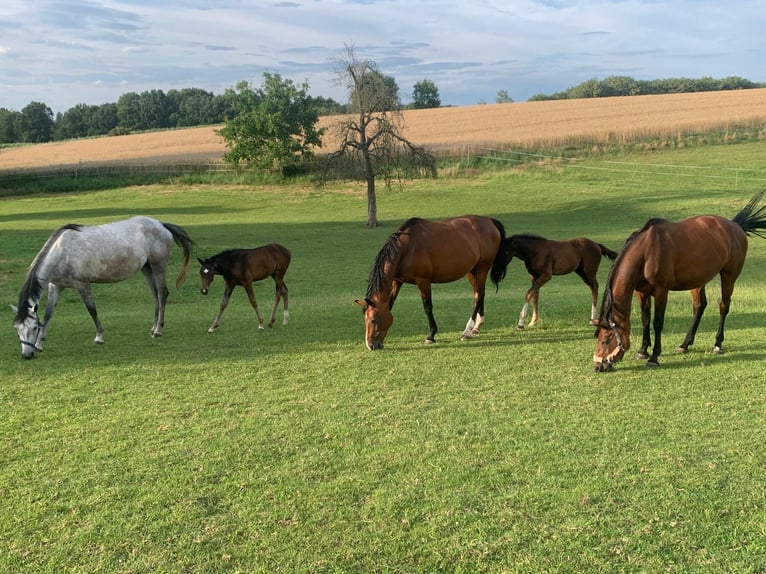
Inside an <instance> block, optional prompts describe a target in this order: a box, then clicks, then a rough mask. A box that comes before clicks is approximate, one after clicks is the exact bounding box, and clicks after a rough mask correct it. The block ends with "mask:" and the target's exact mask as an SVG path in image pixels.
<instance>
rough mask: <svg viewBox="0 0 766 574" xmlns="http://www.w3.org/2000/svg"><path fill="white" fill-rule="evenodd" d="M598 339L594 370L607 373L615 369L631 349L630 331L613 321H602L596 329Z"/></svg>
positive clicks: (594, 356) (594, 355)
mask: <svg viewBox="0 0 766 574" xmlns="http://www.w3.org/2000/svg"><path fill="white" fill-rule="evenodd" d="M596 339H597V342H596V351H595V353H594V354H593V369H594V370H595V371H596V372H598V373H606V372H608V371H611V370H613V369H614V366H615V364H616V363H618V362H620V361H621V360H622V358H623V357H624V356H625V352H626V351H627V350H628V349H629V348H630V331H629V330H627V329H625V328H624V327H622V326H621V325H618V324H617V323H615V322H614V321H613V320H611V319H610V320H606V321H601V322H600V323H599V324H598V326H597V327H596Z"/></svg>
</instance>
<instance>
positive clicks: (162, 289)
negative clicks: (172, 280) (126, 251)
mask: <svg viewBox="0 0 766 574" xmlns="http://www.w3.org/2000/svg"><path fill="white" fill-rule="evenodd" d="M141 272H142V273H143V274H144V279H146V284H147V285H149V290H150V291H151V292H152V297H153V298H154V324H153V325H152V329H151V331H149V334H150V335H151V336H152V337H160V336H162V328H163V327H164V326H165V304H166V303H167V300H168V286H167V282H166V280H165V268H164V267H162V266H159V265H151V264H149V263H147V264H146V265H144V266H143V268H142V269H141Z"/></svg>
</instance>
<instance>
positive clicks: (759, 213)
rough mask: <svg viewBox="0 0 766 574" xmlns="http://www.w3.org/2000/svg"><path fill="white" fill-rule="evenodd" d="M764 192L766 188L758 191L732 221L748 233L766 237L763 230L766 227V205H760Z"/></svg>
mask: <svg viewBox="0 0 766 574" xmlns="http://www.w3.org/2000/svg"><path fill="white" fill-rule="evenodd" d="M764 193H766V190H764V191H761V192H759V193H756V194H755V195H754V196H753V197H752V198H751V199H750V201H748V202H747V205H746V206H745V207H743V208H742V210H741V211H740V212H739V213H738V214H737V215H735V216H734V218H733V219H732V221H733V222H734V223H736V224H737V225H739V226H740V227H741V228H742V231H744V232H745V233H747V234H748V235H757V236H758V237H763V238H764V239H766V234H764V232H763V231H762V230H763V229H766V205H762V206H760V207H758V204H759V203H760V201H761V199H762V198H763V194H764Z"/></svg>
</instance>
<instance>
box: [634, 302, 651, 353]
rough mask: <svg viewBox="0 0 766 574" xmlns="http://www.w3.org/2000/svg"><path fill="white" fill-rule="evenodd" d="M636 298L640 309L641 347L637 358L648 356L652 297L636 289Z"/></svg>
mask: <svg viewBox="0 0 766 574" xmlns="http://www.w3.org/2000/svg"><path fill="white" fill-rule="evenodd" d="M636 299H638V306H639V307H640V309H641V348H640V349H639V350H638V353H636V358H637V359H648V358H649V346H650V345H651V344H652V337H651V334H650V323H651V321H652V297H651V296H650V295H646V294H645V293H640V292H638V291H636Z"/></svg>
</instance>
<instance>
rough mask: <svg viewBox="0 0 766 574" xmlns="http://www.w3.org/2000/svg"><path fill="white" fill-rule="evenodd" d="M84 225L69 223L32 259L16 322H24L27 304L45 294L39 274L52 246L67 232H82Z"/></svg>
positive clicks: (56, 232)
mask: <svg viewBox="0 0 766 574" xmlns="http://www.w3.org/2000/svg"><path fill="white" fill-rule="evenodd" d="M82 227H83V226H82V225H80V224H78V223H67V224H66V225H62V226H61V227H59V228H58V229H57V230H56V231H54V232H53V233H51V235H50V237H48V240H47V241H46V242H45V244H44V245H43V247H42V249H40V251H38V252H37V255H35V258H34V259H32V263H30V264H29V268H28V269H27V276H26V278H25V279H24V285H23V286H22V287H21V291H20V292H19V304H18V306H17V311H16V321H23V320H24V319H25V318H26V316H27V303H28V302H29V300H30V299H31V300H32V301H39V300H40V297H42V294H43V287H44V285H43V284H42V282H41V281H40V279H39V278H38V277H37V272H38V271H39V270H40V265H42V262H43V260H45V257H46V256H47V255H48V253H49V252H50V250H51V246H52V245H53V244H54V243H55V242H56V240H57V239H58V238H59V237H60V236H61V234H62V233H64V232H65V231H69V230H71V231H81V230H82Z"/></svg>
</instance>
